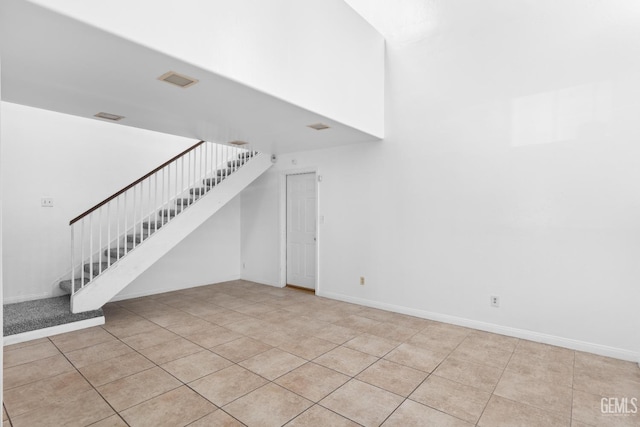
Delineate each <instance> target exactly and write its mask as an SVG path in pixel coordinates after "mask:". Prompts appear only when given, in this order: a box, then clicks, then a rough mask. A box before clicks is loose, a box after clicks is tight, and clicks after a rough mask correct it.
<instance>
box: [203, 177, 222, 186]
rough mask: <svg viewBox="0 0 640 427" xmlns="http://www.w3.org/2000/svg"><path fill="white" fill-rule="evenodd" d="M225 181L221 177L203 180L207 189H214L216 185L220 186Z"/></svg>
mask: <svg viewBox="0 0 640 427" xmlns="http://www.w3.org/2000/svg"><path fill="white" fill-rule="evenodd" d="M222 181H223V178H222V177H221V176H218V177H216V178H206V179H203V180H202V183H203V184H204V185H206V186H207V187H213V186H214V185H218V184H220V183H221V182H222Z"/></svg>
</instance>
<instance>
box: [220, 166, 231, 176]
mask: <svg viewBox="0 0 640 427" xmlns="http://www.w3.org/2000/svg"><path fill="white" fill-rule="evenodd" d="M232 172H233V169H231V168H227V169H218V176H229V175H231V173H232Z"/></svg>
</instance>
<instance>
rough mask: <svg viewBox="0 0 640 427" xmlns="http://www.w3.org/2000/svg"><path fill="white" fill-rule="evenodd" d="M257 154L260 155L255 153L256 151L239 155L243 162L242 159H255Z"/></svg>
mask: <svg viewBox="0 0 640 427" xmlns="http://www.w3.org/2000/svg"><path fill="white" fill-rule="evenodd" d="M256 154H258V153H257V152H255V151H246V152H244V153H240V154H238V158H239V159H241V160H242V159H250V158H251V157H253V156H254V155H256Z"/></svg>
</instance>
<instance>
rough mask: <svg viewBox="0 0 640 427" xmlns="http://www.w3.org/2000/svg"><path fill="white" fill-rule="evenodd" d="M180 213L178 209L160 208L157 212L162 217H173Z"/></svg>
mask: <svg viewBox="0 0 640 427" xmlns="http://www.w3.org/2000/svg"><path fill="white" fill-rule="evenodd" d="M179 213H180V209H161V210H159V211H158V214H159V215H160V216H161V217H163V218H167V217H169V218H173V217H174V216H176V215H178V214H179Z"/></svg>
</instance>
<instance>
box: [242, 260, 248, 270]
mask: <svg viewBox="0 0 640 427" xmlns="http://www.w3.org/2000/svg"><path fill="white" fill-rule="evenodd" d="M245 268H247V265H246V264H245V263H244V262H243V263H242V269H243V270H244V269H245Z"/></svg>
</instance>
